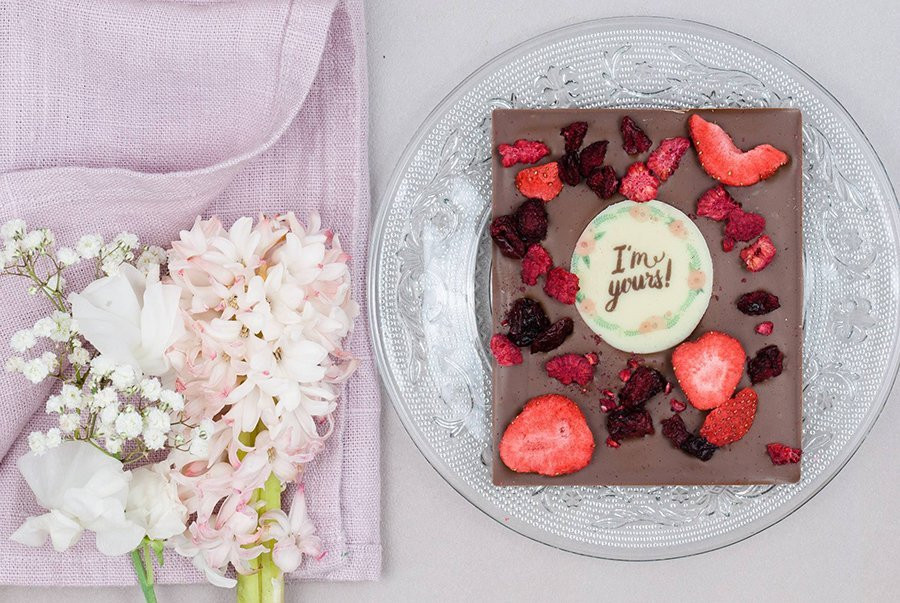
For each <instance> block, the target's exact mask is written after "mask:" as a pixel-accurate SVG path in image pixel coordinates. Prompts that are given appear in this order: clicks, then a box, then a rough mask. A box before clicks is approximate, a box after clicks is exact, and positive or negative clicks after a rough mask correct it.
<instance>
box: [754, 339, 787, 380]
mask: <svg viewBox="0 0 900 603" xmlns="http://www.w3.org/2000/svg"><path fill="white" fill-rule="evenodd" d="M782 370H784V354H783V353H782V351H781V350H779V349H778V346H777V345H767V346H766V347H764V348H763V349H761V350H759V351H758V352H756V356H754V357H753V358H751V359H750V360H749V361H748V362H747V374H748V375H750V383H752V384H754V385H756V384H757V383H761V382H763V381H765V380H766V379H771V378H772V377H777V376H778V375H780V374H781V371H782Z"/></svg>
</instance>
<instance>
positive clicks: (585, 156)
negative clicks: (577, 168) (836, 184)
mask: <svg viewBox="0 0 900 603" xmlns="http://www.w3.org/2000/svg"><path fill="white" fill-rule="evenodd" d="M608 145H609V142H608V141H606V140H598V141H597V142H592V143H591V144H589V145H588V146H586V147H584V149H582V150H581V155H579V157H578V160H579V162H580V165H581V175H582V176H584V177H585V178H587V177H588V176H590V175H591V173H592V172H593V171H594V170H596V169H599V168H600V166H602V165H603V160H604V159H606V147H607V146H608Z"/></svg>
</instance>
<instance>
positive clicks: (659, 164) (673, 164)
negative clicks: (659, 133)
mask: <svg viewBox="0 0 900 603" xmlns="http://www.w3.org/2000/svg"><path fill="white" fill-rule="evenodd" d="M690 146H691V141H690V140H689V139H687V138H685V137H683V136H679V137H677V138H665V139H663V141H662V142H660V143H659V146H658V147H656V149H654V151H653V152H652V153H650V156H649V157H647V167H649V168H650V171H651V172H653V173H654V174H655V175H656V177H657V178H659V180H660V182H665V181H666V180H668V179H669V177H670V176H671V175H672V174H673V173H675V170H677V169H678V164H679V163H681V158H682V157H683V156H684V153H685V151H687V150H688V147H690Z"/></svg>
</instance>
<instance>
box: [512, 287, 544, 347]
mask: <svg viewBox="0 0 900 603" xmlns="http://www.w3.org/2000/svg"><path fill="white" fill-rule="evenodd" d="M505 324H506V325H507V326H508V327H509V338H510V340H512V342H513V343H514V344H516V345H517V346H519V347H524V346H527V345H531V342H532V341H534V340H535V338H536V337H537V336H538V335H540V334H541V333H543V332H544V331H546V330H547V327H549V326H550V319H549V318H547V314H546V313H545V312H544V309H543V308H542V307H541V304H539V303H538V302H536V301H534V300H533V299H529V298H527V297H520V298H519V299H517V300H516V301H514V302H513V304H512V307H510V309H509V312H508V313H507V315H506V321H505Z"/></svg>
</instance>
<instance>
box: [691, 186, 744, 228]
mask: <svg viewBox="0 0 900 603" xmlns="http://www.w3.org/2000/svg"><path fill="white" fill-rule="evenodd" d="M738 208H740V205H738V204H737V202H736V201H735V200H734V199H732V198H731V195H729V194H728V191H726V190H725V187H724V186H722V185H721V184H717V185H716V186H714V187H712V188H711V189H709V190H708V191H706V192H705V193H703V194H702V195H700V198H699V199H697V215H698V216H703V217H704V218H709V219H710V220H715V221H716V222H721V221H722V220H724V219H725V218H727V217H728V216H729V215H730V214H731V212H732V211H734V210H735V209H738Z"/></svg>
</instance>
